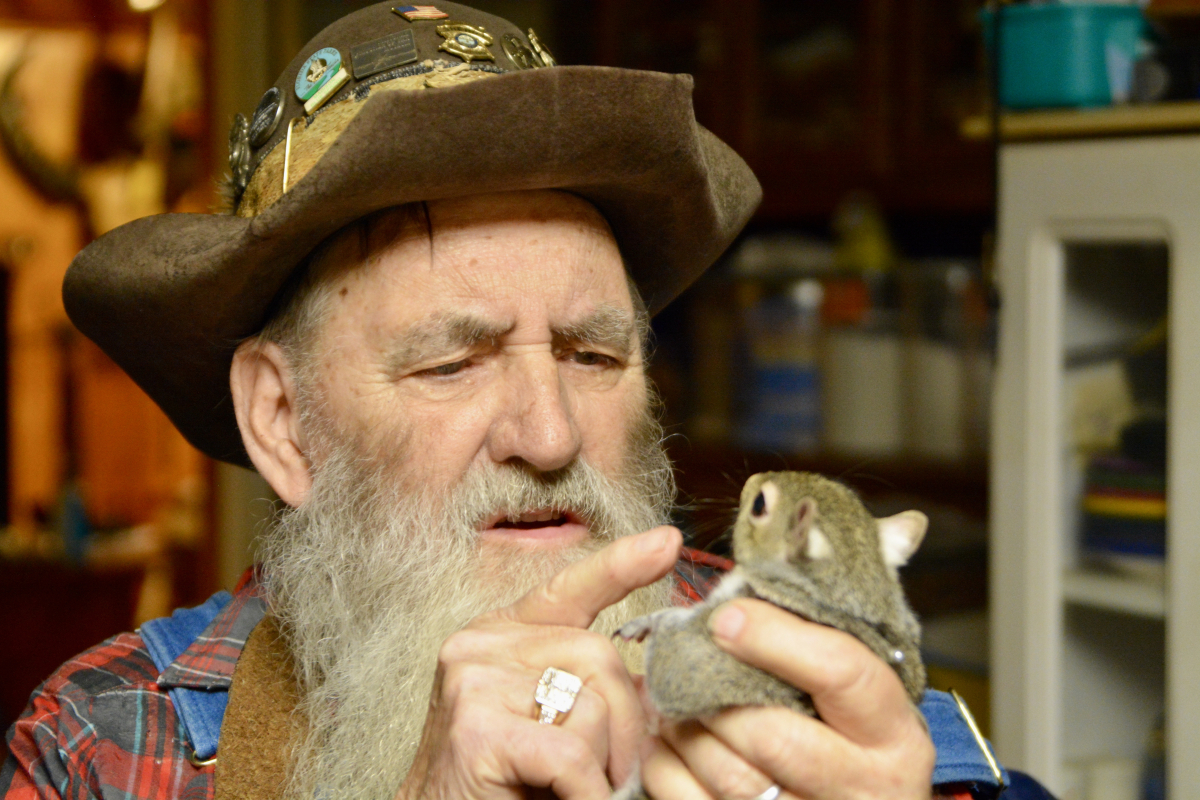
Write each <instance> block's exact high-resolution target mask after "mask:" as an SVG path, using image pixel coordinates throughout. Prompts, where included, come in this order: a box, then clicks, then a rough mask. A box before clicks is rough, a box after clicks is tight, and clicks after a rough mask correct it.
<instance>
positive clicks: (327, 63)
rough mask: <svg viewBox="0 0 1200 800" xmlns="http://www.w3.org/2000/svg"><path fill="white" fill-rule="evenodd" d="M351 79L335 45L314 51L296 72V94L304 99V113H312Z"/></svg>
mask: <svg viewBox="0 0 1200 800" xmlns="http://www.w3.org/2000/svg"><path fill="white" fill-rule="evenodd" d="M348 80H350V75H349V73H347V72H346V70H345V68H344V67H343V66H342V54H341V53H340V52H338V50H337V49H336V48H334V47H325V48H322V49H320V50H318V51H317V52H315V53H313V54H312V55H311V56H309V57H308V59H307V60H306V61H305V62H304V64H303V65H302V66H301V67H300V71H299V72H298V73H296V96H297V97H299V98H300V99H301V100H303V101H304V113H305V114H311V113H313V112H314V111H316V110H317V109H318V108H320V107H321V106H322V105H324V104H325V101H326V100H328V99H329V98H330V96H332V95H333V93H334V92H336V91H337V90H338V89H340V88H342V86H344V85H345V84H346V81H348Z"/></svg>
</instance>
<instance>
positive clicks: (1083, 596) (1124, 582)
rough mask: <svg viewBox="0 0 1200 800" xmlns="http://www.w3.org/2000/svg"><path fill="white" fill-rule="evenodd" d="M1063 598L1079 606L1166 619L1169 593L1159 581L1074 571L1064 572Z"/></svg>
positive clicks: (1089, 571)
mask: <svg viewBox="0 0 1200 800" xmlns="http://www.w3.org/2000/svg"><path fill="white" fill-rule="evenodd" d="M1063 598H1064V599H1065V600H1066V601H1067V602H1069V603H1074V604H1076V605H1082V606H1091V607H1093V608H1103V609H1108V610H1109V611H1120V612H1123V613H1126V614H1133V615H1135V616H1139V617H1151V618H1153V619H1165V618H1166V609H1167V599H1166V590H1165V588H1164V586H1163V584H1162V583H1161V582H1160V581H1155V580H1152V579H1146V578H1134V577H1129V576H1125V575H1114V574H1112V573H1107V572H1097V571H1095V570H1084V569H1072V570H1066V571H1065V572H1064V573H1063Z"/></svg>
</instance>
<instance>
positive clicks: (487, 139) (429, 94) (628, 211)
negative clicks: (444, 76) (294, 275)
mask: <svg viewBox="0 0 1200 800" xmlns="http://www.w3.org/2000/svg"><path fill="white" fill-rule="evenodd" d="M348 102H355V101H353V100H351V101H348ZM361 102H363V103H364V107H363V108H362V109H361V111H360V112H359V113H358V114H357V116H355V117H354V119H353V120H352V121H351V122H350V124H349V125H348V127H347V128H346V129H345V130H344V131H343V132H342V133H341V134H340V136H339V137H338V138H337V139H336V140H335V141H334V142H333V143H332V144H331V145H330V146H329V148H328V150H327V151H326V152H325V153H324V155H323V156H322V157H321V158H320V160H319V161H318V162H317V163H316V165H315V166H314V167H313V168H312V169H311V170H310V171H309V172H308V173H307V174H306V175H304V177H303V178H302V179H301V180H299V181H298V182H297V183H296V185H295V186H293V187H291V188H290V189H289V191H288V192H287V193H286V194H284V195H283V196H282V197H281V198H280V199H279V200H278V201H277V202H275V203H274V204H273V205H271V206H270V207H268V208H266V209H265V210H264V211H263V212H262V213H260V214H259V215H258V216H254V217H249V218H244V217H238V216H227V215H216V214H164V215H159V216H153V217H147V218H144V219H140V220H137V221H135V222H132V223H129V224H127V225H124V226H122V227H120V228H117V229H116V230H113V231H111V232H110V233H108V234H106V235H104V236H102V237H100V238H99V239H97V240H96V241H95V242H93V243H92V244H90V245H89V246H88V247H86V248H85V249H84V250H83V251H82V252H80V253H79V255H78V256H77V257H76V258H75V260H74V262H73V263H72V264H71V267H70V269H69V270H68V272H67V276H66V279H65V281H64V283H63V302H64V304H65V306H66V310H67V313H68V315H69V316H70V318H71V320H72V321H73V322H74V323H75V325H76V326H77V327H78V328H79V330H80V331H82V332H83V333H84V334H86V335H87V336H88V337H90V338H91V339H93V340H94V341H95V342H96V343H97V344H98V345H100V347H101V348H103V349H104V351H105V352H106V353H108V354H109V355H110V356H111V357H112V358H113V359H114V360H115V361H116V362H117V363H118V364H119V365H120V366H121V367H122V368H123V369H124V370H125V371H126V372H127V373H128V374H129V375H130V376H131V377H132V378H133V379H134V380H135V381H136V382H137V383H138V385H140V386H141V387H142V388H143V389H144V390H145V391H146V392H147V393H148V394H149V395H150V397H152V398H153V399H154V400H155V402H157V403H158V405H159V406H160V407H161V408H162V409H163V411H165V412H166V414H167V416H169V417H170V418H171V420H172V421H173V422H174V423H175V425H176V426H177V427H178V428H179V430H180V431H181V432H182V433H183V435H184V436H185V437H186V438H187V440H188V441H189V442H191V443H192V444H193V445H195V446H196V447H197V448H199V449H200V450H201V451H203V452H204V453H207V454H208V455H210V456H212V457H213V458H216V459H219V460H221V461H228V462H230V463H234V464H239V465H243V466H249V460H248V458H247V455H246V451H245V449H244V448H243V446H242V440H241V436H240V434H239V432H238V428H237V424H236V421H235V419H234V413H233V407H232V402H231V397H230V392H229V368H230V364H231V361H232V357H233V352H234V350H235V349H236V347H237V346H238V344H239V343H240V342H241V341H242V340H244V339H245V338H246V337H248V336H251V335H253V334H254V333H256V332H257V331H259V330H260V329H261V327H262V325H263V323H264V322H265V316H266V314H267V312H268V309H269V308H270V307H271V302H272V300H273V299H274V298H275V296H276V295H277V293H278V292H279V291H280V289H281V287H282V286H283V285H284V282H285V281H286V280H287V278H288V276H289V275H290V273H291V272H292V271H293V269H294V268H295V267H296V266H297V264H299V263H300V262H301V261H302V260H303V258H304V257H305V256H306V255H307V254H308V253H309V252H310V251H311V250H312V249H313V248H314V247H315V246H317V245H318V244H319V243H320V242H321V241H322V240H324V239H325V238H327V237H328V236H330V235H331V234H333V233H334V232H336V231H337V230H339V229H340V228H342V227H343V226H345V225H346V224H348V223H350V222H352V221H354V220H356V219H358V218H359V217H361V216H363V215H365V214H368V213H370V212H372V211H376V210H379V209H382V208H387V207H391V206H396V205H401V204H404V203H408V202H415V201H421V200H426V201H429V200H439V199H446V198H453V197H462V196H467V195H473V194H482V193H490V192H502V191H517V190H531V189H561V190H566V191H569V192H573V193H575V194H577V195H579V196H581V197H583V198H585V199H587V200H588V201H590V202H591V203H592V204H594V205H595V206H596V208H598V209H599V210H600V212H601V213H602V214H603V215H604V216H605V218H606V219H607V220H608V222H609V224H610V225H611V226H612V230H613V233H614V235H615V237H616V240H617V243H618V246H619V247H620V250H621V253H622V255H623V256H624V258H625V260H626V266H627V268H628V270H629V272H630V274H631V275H632V277H633V279H634V280H635V281H636V283H637V285H638V287H639V289H640V290H641V292H642V295H643V297H644V298H645V300H646V303H647V305H648V307H649V308H650V310H651V313H656V312H657V311H659V310H661V309H662V308H663V306H665V305H666V304H667V303H668V302H670V301H671V300H672V299H673V298H675V297H676V296H677V295H678V294H679V293H680V292H681V291H683V289H684V288H685V287H687V286H688V285H689V284H690V283H691V282H692V281H693V280H695V278H696V277H697V276H699V275H700V273H701V272H703V271H704V270H705V269H707V268H708V267H709V266H710V265H711V264H712V263H713V262H714V261H715V260H716V259H717V258H718V257H719V256H720V255H721V253H722V252H723V251H724V250H725V249H726V248H727V247H728V246H729V244H730V243H731V242H732V241H733V239H734V238H735V237H736V236H737V234H738V232H739V231H740V230H741V229H742V227H743V226H744V225H745V223H746V222H747V220H748V219H749V217H750V215H751V214H752V213H753V211H754V209H755V208H756V207H757V205H758V203H759V201H760V199H761V189H760V187H759V184H758V182H757V180H755V178H754V175H753V173H752V172H751V171H750V169H749V167H748V166H747V165H746V163H745V162H744V161H743V160H742V159H741V158H740V157H739V156H738V155H737V154H736V153H735V152H734V151H733V150H732V149H730V148H729V147H728V146H727V145H725V144H724V143H722V142H721V141H720V140H719V139H717V138H716V137H715V136H714V135H713V134H712V133H710V132H709V131H707V130H706V129H704V128H703V127H701V126H700V125H698V124H697V123H696V121H695V117H694V114H693V111H692V80H691V78H689V77H688V76H682V75H667V74H662V73H654V72H639V71H631V70H621V69H614V68H607V67H557V68H553V69H537V70H528V71H523V72H514V73H509V74H505V75H500V76H496V77H492V78H488V79H486V80H479V81H475V82H471V83H466V84H463V85H460V86H454V87H448V88H443V89H438V90H428V91H418V92H408V91H396V92H383V93H378V94H372V95H371V96H370V97H369V98H367V99H366V100H364V101H361Z"/></svg>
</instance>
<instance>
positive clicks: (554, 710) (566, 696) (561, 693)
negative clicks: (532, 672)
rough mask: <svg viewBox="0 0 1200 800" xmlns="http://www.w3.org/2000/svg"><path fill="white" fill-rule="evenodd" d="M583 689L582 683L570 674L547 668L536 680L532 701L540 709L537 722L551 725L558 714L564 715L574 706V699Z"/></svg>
mask: <svg viewBox="0 0 1200 800" xmlns="http://www.w3.org/2000/svg"><path fill="white" fill-rule="evenodd" d="M581 688H583V681H582V680H580V679H579V678H578V677H577V676H575V675H572V674H571V673H569V672H567V671H565V670H561V669H555V668H554V667H548V668H547V669H546V671H545V672H543V673H542V677H541V679H540V680H538V685H537V691H536V692H534V694H533V699H534V700H535V701H536V702H537V704H538V705H539V706H540V707H541V714H540V716H539V717H538V722H540V723H542V724H543V725H553V724H554V720H555V719H556V718H557V717H558V715H559V714H565V713H567V712H568V711H570V710H571V706H573V705H575V697H576V696H577V695H578V694H579V690H580V689H581Z"/></svg>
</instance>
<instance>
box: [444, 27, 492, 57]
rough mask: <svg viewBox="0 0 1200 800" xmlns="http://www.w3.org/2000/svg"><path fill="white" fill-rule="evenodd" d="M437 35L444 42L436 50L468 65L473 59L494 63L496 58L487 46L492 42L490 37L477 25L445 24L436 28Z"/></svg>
mask: <svg viewBox="0 0 1200 800" xmlns="http://www.w3.org/2000/svg"><path fill="white" fill-rule="evenodd" d="M437 32H438V35H439V36H441V37H442V38H443V39H445V40H446V41H444V42H442V43H441V45H440V46H439V47H438V50H445V51H446V52H447V53H449V54H450V55H454V56H458V57H459V58H461V59H462V60H463V61H466V62H467V63H468V64H470V63H471V62H472V61H474V60H475V59H479V60H480V61H495V60H496V57H495V56H494V55H492V51H491V50H488V49H487V46H488V45H489V44H491V43H492V42H494V41H495V40H494V39H493V38H492V35H491V34H490V33H488V32H487V31H485V30H484V29H483V28H481V27H479V26H478V25H468V24H466V23H465V22H447V23H446V24H445V25H438V26H437Z"/></svg>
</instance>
